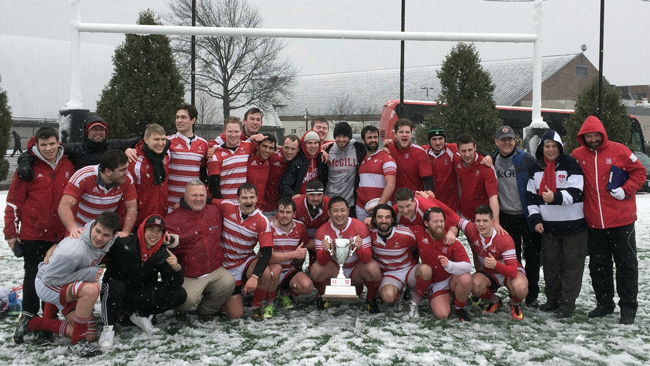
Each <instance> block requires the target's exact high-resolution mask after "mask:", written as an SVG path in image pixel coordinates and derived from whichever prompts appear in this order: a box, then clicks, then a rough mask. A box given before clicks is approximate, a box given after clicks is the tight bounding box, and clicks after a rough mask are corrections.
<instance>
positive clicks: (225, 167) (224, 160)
mask: <svg viewBox="0 0 650 366" xmlns="http://www.w3.org/2000/svg"><path fill="white" fill-rule="evenodd" d="M255 148H256V146H255V145H254V144H253V143H252V142H249V141H241V142H240V143H239V145H238V146H237V148H236V149H234V150H231V149H229V148H227V147H222V146H218V145H217V146H215V149H216V150H215V151H214V155H213V156H212V158H211V159H210V161H208V176H210V175H219V176H221V184H220V188H221V196H222V197H223V199H232V200H236V199H237V188H239V186H240V185H241V184H242V183H246V170H247V166H248V157H249V156H250V155H251V153H253V152H254V151H255Z"/></svg>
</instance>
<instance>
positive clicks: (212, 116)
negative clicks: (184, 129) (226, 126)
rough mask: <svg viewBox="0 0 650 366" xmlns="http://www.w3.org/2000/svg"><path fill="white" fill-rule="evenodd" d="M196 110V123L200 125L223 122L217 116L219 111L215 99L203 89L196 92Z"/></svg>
mask: <svg viewBox="0 0 650 366" xmlns="http://www.w3.org/2000/svg"><path fill="white" fill-rule="evenodd" d="M195 103H196V105H195V107H196V110H197V112H199V116H198V117H197V121H196V122H197V123H198V124H201V125H216V124H217V123H218V122H223V120H221V119H220V118H218V117H217V114H219V113H220V112H221V111H220V110H219V106H218V105H217V100H216V99H215V98H214V97H212V96H210V95H209V94H208V93H206V92H204V91H199V92H198V93H196V102H195Z"/></svg>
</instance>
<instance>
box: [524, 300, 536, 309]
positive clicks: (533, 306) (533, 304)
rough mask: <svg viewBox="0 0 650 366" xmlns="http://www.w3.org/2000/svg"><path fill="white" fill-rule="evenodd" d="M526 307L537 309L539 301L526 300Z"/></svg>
mask: <svg viewBox="0 0 650 366" xmlns="http://www.w3.org/2000/svg"><path fill="white" fill-rule="evenodd" d="M526 307H527V308H533V309H537V308H539V303H538V302H537V300H530V301H528V300H526Z"/></svg>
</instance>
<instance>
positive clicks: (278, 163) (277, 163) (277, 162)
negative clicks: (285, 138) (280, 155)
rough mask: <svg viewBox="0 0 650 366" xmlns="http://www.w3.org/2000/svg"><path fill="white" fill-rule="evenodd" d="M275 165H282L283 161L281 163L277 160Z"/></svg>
mask: <svg viewBox="0 0 650 366" xmlns="http://www.w3.org/2000/svg"><path fill="white" fill-rule="evenodd" d="M273 165H275V166H279V167H281V166H282V163H280V162H279V161H276V162H275V163H273Z"/></svg>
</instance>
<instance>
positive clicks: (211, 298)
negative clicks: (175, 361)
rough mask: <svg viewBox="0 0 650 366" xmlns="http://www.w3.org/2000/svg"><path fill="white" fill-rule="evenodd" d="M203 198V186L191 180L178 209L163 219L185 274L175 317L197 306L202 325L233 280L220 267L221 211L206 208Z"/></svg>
mask: <svg viewBox="0 0 650 366" xmlns="http://www.w3.org/2000/svg"><path fill="white" fill-rule="evenodd" d="M207 195H208V193H207V190H206V189H205V185H204V184H203V182H201V181H200V180H198V179H194V180H191V181H190V182H189V183H188V184H187V188H186V189H185V194H184V195H183V197H181V200H180V207H178V208H177V209H175V210H174V211H172V212H171V213H170V214H169V215H167V218H166V221H167V229H168V230H169V231H170V233H172V234H178V236H179V244H178V246H177V247H176V248H174V249H173V252H174V255H176V257H177V258H178V263H179V264H180V265H181V267H182V268H183V272H184V274H185V280H184V281H183V288H184V289H185V291H186V292H187V300H186V301H185V303H184V304H183V305H181V306H179V307H178V308H176V312H177V315H178V316H179V317H181V318H182V317H184V315H185V312H186V311H187V310H189V309H191V308H192V307H193V306H194V305H196V304H197V303H198V307H197V310H196V312H197V314H198V315H199V319H200V320H202V321H209V320H212V319H214V317H215V315H216V314H217V311H219V309H221V307H222V306H223V304H225V303H226V300H228V297H230V294H232V292H233V290H234V289H235V278H234V277H233V276H232V275H231V274H230V272H228V270H227V269H226V268H225V267H224V266H223V260H224V255H223V250H222V249H221V229H222V227H223V220H222V218H221V210H220V209H219V207H217V206H214V205H206V198H207Z"/></svg>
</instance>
